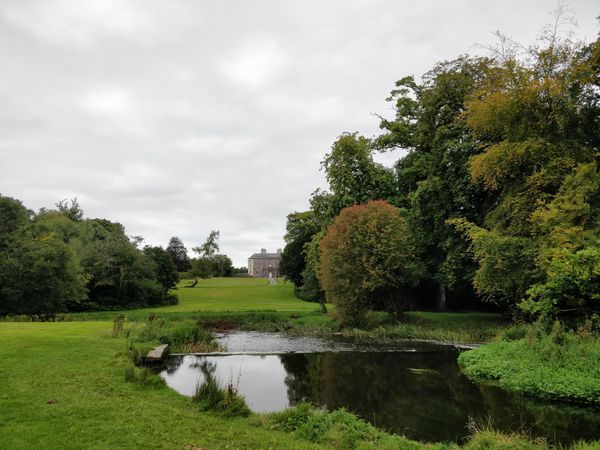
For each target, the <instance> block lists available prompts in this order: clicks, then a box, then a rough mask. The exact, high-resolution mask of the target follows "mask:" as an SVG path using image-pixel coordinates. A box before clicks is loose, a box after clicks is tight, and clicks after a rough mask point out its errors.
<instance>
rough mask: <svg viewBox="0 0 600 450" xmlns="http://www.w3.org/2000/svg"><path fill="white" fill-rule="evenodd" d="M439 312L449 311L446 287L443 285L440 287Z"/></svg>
mask: <svg viewBox="0 0 600 450" xmlns="http://www.w3.org/2000/svg"><path fill="white" fill-rule="evenodd" d="M437 310H438V311H447V307H446V286H444V285H443V284H441V283H440V284H439V286H438V299H437Z"/></svg>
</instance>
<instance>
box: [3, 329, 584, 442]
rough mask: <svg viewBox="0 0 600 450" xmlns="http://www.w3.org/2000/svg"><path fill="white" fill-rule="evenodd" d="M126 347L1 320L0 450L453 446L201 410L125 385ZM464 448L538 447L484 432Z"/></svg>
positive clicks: (333, 421) (95, 336)
mask: <svg viewBox="0 0 600 450" xmlns="http://www.w3.org/2000/svg"><path fill="white" fill-rule="evenodd" d="M169 329H171V328H169ZM128 344H129V342H128V338H127V337H125V335H124V333H114V328H113V323H112V322H102V321H98V322H69V323H0V376H1V377H2V380H3V387H2V393H1V394H0V448H7V449H29V448H48V449H83V448H94V449H99V448H166V449H171V448H173V449H192V448H205V449H221V448H278V449H279V448H290V449H291V448H295V449H299V448H302V449H305V448H306V449H309V448H411V449H420V448H429V449H449V448H458V447H457V446H456V445H454V444H422V443H418V442H414V441H410V440H408V439H405V438H403V437H400V436H392V435H389V434H387V433H384V432H382V431H380V430H377V429H375V428H373V427H371V426H370V425H368V424H366V423H365V422H363V421H360V420H358V419H356V417H355V416H353V415H350V414H348V413H343V412H338V413H334V414H327V415H326V414H325V413H323V412H311V413H306V412H304V413H302V414H294V413H287V414H288V415H287V416H286V415H285V414H282V415H279V416H277V415H275V416H259V415H255V414H252V415H251V416H250V417H248V418H224V417H223V416H221V415H219V414H215V413H206V412H200V411H199V408H198V406H197V405H195V404H194V403H193V401H192V400H191V399H189V398H187V397H183V396H181V395H179V394H177V393H176V392H175V391H173V390H171V389H169V388H167V387H166V386H165V385H164V384H162V383H160V382H156V380H150V381H144V380H142V382H140V381H139V380H138V382H127V381H125V380H126V373H127V369H128V368H130V367H131V362H130V360H129V359H128V356H127V352H126V351H124V350H126V349H127V348H128ZM299 415H300V416H301V417H300V418H298V416H299ZM290 416H292V417H290ZM294 416H295V417H296V418H294ZM465 448H470V449H483V448H506V449H518V448H519V449H520V448H532V449H534V448H535V449H537V448H544V445H543V444H542V443H539V442H532V441H529V440H526V439H524V438H522V437H519V436H506V435H499V434H496V433H493V432H489V431H486V432H481V433H478V434H476V435H475V436H474V437H473V438H472V440H471V441H469V442H468V443H467V444H466V445H465ZM579 448H592V447H591V446H588V447H584V446H581V447H579Z"/></svg>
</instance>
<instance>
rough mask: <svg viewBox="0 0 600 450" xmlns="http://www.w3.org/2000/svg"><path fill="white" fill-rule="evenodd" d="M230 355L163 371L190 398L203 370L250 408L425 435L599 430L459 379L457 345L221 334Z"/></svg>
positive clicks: (179, 360) (575, 411) (571, 415)
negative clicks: (293, 409)
mask: <svg viewBox="0 0 600 450" xmlns="http://www.w3.org/2000/svg"><path fill="white" fill-rule="evenodd" d="M220 340H221V342H222V343H224V344H225V345H226V346H227V348H228V350H229V354H221V355H217V356H213V355H179V356H172V357H171V358H170V359H169V360H168V363H167V367H166V369H165V370H164V371H163V372H162V373H161V375H162V376H163V377H164V378H165V380H166V382H167V384H168V385H169V386H170V387H172V388H173V389H175V390H177V391H178V392H180V393H181V394H184V395H188V396H191V395H193V394H194V393H195V391H196V387H197V385H198V384H201V383H202V381H203V380H204V378H205V377H206V375H207V374H208V373H212V374H213V375H215V376H216V377H217V379H219V380H220V382H221V383H222V384H227V383H229V382H232V383H233V384H234V385H237V387H238V390H239V392H240V393H241V394H242V395H243V396H244V397H245V399H246V402H247V404H248V406H249V407H250V408H251V409H252V410H253V411H256V412H272V411H280V410H282V409H285V408H287V407H289V406H290V405H294V404H296V403H298V402H301V401H309V402H311V403H313V404H315V405H320V406H322V407H325V408H327V409H330V410H332V409H337V408H341V407H344V408H346V409H347V410H350V411H353V412H355V413H356V414H358V415H359V416H361V417H363V418H364V419H366V420H369V421H370V422H371V423H373V424H375V425H376V426H378V427H380V428H383V429H386V430H388V431H392V432H396V433H400V434H404V435H405V436H407V437H410V438H412V439H418V440H423V441H448V440H453V441H461V440H462V439H463V438H464V437H465V436H467V435H468V434H469V430H468V424H469V423H470V422H472V421H475V423H479V424H481V423H491V424H492V425H493V427H494V428H496V429H499V430H502V431H507V432H508V431H528V432H531V433H532V434H533V435H536V436H544V437H547V438H548V439H550V440H551V441H552V442H556V443H569V442H572V441H574V440H577V439H598V438H600V410H598V409H593V408H585V407H576V406H570V405H564V404H556V403H549V402H548V403H546V402H540V401H536V400H533V399H528V398H523V397H521V396H518V395H515V394H510V393H508V392H506V391H503V390H501V389H499V388H497V387H495V386H489V385H483V384H477V383H473V382H471V381H469V380H468V379H467V378H466V377H464V376H463V375H462V374H461V373H460V371H459V369H458V367H457V364H456V356H457V354H458V352H459V351H460V350H459V349H457V348H456V347H453V346H447V345H440V344H434V343H423V342H422V343H415V342H414V341H405V342H400V343H395V344H387V345H386V344H357V343H353V342H347V341H342V340H338V341H332V340H322V339H317V338H305V337H302V338H293V337H288V336H285V335H279V334H274V333H242V332H240V333H231V334H227V335H222V336H221V338H220Z"/></svg>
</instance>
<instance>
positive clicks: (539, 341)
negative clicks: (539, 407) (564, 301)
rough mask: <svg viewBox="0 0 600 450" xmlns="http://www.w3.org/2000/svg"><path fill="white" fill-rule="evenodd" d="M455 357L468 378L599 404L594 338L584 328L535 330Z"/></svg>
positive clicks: (598, 345) (599, 351)
mask: <svg viewBox="0 0 600 450" xmlns="http://www.w3.org/2000/svg"><path fill="white" fill-rule="evenodd" d="M513 330H514V331H512V332H511V331H507V332H505V333H504V335H503V337H501V338H500V339H498V340H497V341H496V342H492V343H490V344H487V345H485V346H482V347H480V348H478V349H475V350H471V351H468V352H464V353H462V354H461V355H460V356H459V359H458V361H459V364H460V365H461V368H462V370H463V372H464V373H465V374H466V375H468V376H469V377H471V378H474V379H477V380H483V381H494V382H497V383H498V384H499V385H500V386H502V387H504V388H506V389H509V390H511V391H516V392H520V393H523V394H526V395H531V396H536V397H541V398H546V399H550V400H561V401H569V402H577V403H586V404H595V405H600V338H598V337H597V336H594V335H593V334H591V333H589V332H588V331H586V330H585V328H583V329H580V330H579V331H578V332H573V331H569V332H566V331H563V330H562V329H560V327H555V328H554V329H553V331H552V332H551V333H544V332H542V331H540V330H539V329H538V328H536V327H535V326H533V325H532V326H529V327H519V328H515V329H513Z"/></svg>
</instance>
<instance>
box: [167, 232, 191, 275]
mask: <svg viewBox="0 0 600 450" xmlns="http://www.w3.org/2000/svg"><path fill="white" fill-rule="evenodd" d="M167 253H169V255H171V259H172V260H173V263H174V264H175V267H176V268H177V271H178V272H185V271H187V270H190V269H191V268H192V264H191V262H190V258H189V257H188V253H187V249H186V248H185V245H183V242H181V239H179V238H178V237H177V236H173V237H172V238H171V239H170V240H169V245H167Z"/></svg>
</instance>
